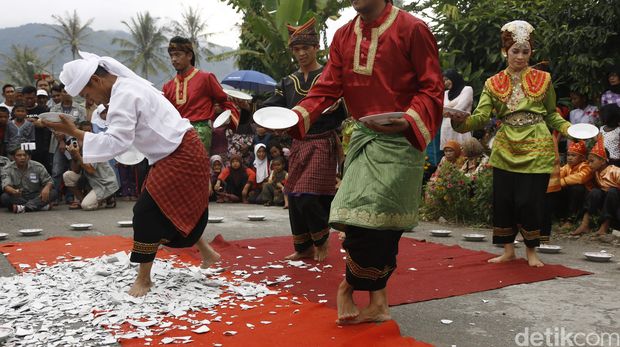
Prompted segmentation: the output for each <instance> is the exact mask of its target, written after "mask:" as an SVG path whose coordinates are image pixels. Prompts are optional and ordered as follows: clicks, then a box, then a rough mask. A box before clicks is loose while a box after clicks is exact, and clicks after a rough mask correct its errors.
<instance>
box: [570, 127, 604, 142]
mask: <svg viewBox="0 0 620 347" xmlns="http://www.w3.org/2000/svg"><path fill="white" fill-rule="evenodd" d="M598 133H599V130H598V128H597V127H595V126H594V125H592V124H588V123H579V124H573V125H571V126H570V127H568V135H570V136H571V137H574V138H576V139H580V140H587V139H591V138H593V137H596V135H598Z"/></svg>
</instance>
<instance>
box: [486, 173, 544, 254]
mask: <svg viewBox="0 0 620 347" xmlns="http://www.w3.org/2000/svg"><path fill="white" fill-rule="evenodd" d="M548 185H549V174H528V173H518V172H510V171H505V170H501V169H498V168H493V243H494V244H506V243H513V242H514V241H515V238H516V236H517V234H518V233H521V234H522V235H523V239H524V243H525V245H526V246H527V247H530V248H533V247H538V246H539V245H540V229H541V227H542V225H543V213H544V207H545V206H544V204H545V194H546V192H547V186H548Z"/></svg>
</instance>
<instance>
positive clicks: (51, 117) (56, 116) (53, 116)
mask: <svg viewBox="0 0 620 347" xmlns="http://www.w3.org/2000/svg"><path fill="white" fill-rule="evenodd" d="M61 114H64V113H62V112H44V113H41V114H39V115H38V117H39V119H43V120H46V121H48V122H52V123H60V115H61ZM64 115H65V116H69V115H66V114H64Z"/></svg>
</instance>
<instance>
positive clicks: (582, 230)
mask: <svg viewBox="0 0 620 347" xmlns="http://www.w3.org/2000/svg"><path fill="white" fill-rule="evenodd" d="M589 232H590V228H589V227H588V225H584V224H581V225H580V226H579V227H578V228H577V229H575V231H573V232H572V233H570V234H569V235H570V236H581V235H583V234H585V233H589Z"/></svg>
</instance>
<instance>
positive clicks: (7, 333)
mask: <svg viewBox="0 0 620 347" xmlns="http://www.w3.org/2000/svg"><path fill="white" fill-rule="evenodd" d="M14 332H15V331H14V330H13V329H12V328H8V327H0V342H4V341H5V340H8V338H9V337H11V335H13V333H14Z"/></svg>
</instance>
